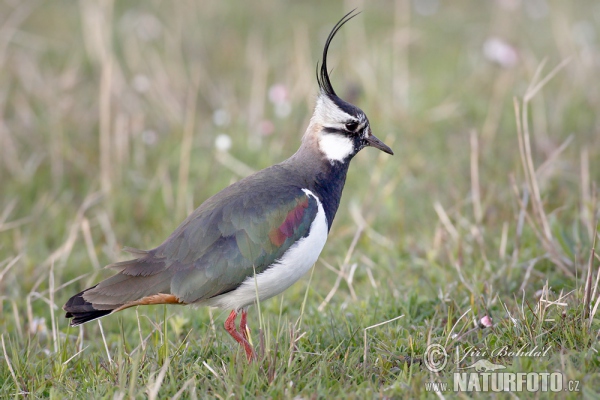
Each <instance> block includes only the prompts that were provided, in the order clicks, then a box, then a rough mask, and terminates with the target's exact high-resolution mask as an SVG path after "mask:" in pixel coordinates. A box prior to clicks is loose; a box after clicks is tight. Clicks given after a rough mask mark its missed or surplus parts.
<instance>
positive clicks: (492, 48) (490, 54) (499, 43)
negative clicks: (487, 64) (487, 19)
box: [483, 36, 519, 68]
mask: <svg viewBox="0 0 600 400" xmlns="http://www.w3.org/2000/svg"><path fill="white" fill-rule="evenodd" d="M483 55H484V56H485V58H486V59H488V60H489V61H491V62H494V63H496V64H499V65H500V66H502V67H504V68H512V67H514V66H515V65H517V63H518V62H519V53H518V52H517V50H516V49H515V48H514V47H513V46H511V45H510V44H508V43H507V42H506V41H505V40H504V39H500V38H499V37H495V36H492V37H490V38H488V39H487V40H486V41H485V43H484V44H483Z"/></svg>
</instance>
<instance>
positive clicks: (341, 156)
mask: <svg viewBox="0 0 600 400" xmlns="http://www.w3.org/2000/svg"><path fill="white" fill-rule="evenodd" d="M319 149H320V150H321V151H322V152H323V154H325V157H327V159H328V160H329V161H331V162H333V161H340V162H343V161H344V160H345V159H346V158H347V157H349V156H350V155H351V154H353V153H354V143H352V141H351V140H350V139H348V138H347V137H344V136H342V135H340V134H337V133H322V134H321V136H320V137H319Z"/></svg>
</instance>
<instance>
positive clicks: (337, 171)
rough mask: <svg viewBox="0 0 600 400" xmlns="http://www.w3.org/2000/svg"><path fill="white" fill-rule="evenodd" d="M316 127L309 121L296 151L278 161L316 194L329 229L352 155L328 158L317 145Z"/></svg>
mask: <svg viewBox="0 0 600 400" xmlns="http://www.w3.org/2000/svg"><path fill="white" fill-rule="evenodd" d="M319 129H320V127H319V126H315V125H313V124H311V125H310V126H309V127H308V129H307V132H306V134H305V135H304V137H303V139H302V144H301V145H300V148H299V149H298V151H297V152H296V153H295V154H294V155H292V156H291V157H290V158H289V159H287V160H286V161H285V162H283V163H282V164H283V165H287V166H288V168H289V169H290V170H291V171H296V172H295V173H296V174H298V172H299V171H301V172H300V176H301V178H300V179H301V180H302V181H303V183H302V184H303V185H305V187H306V188H307V189H309V190H310V191H312V192H313V193H315V195H317V196H318V197H319V200H320V201H321V204H323V208H324V209H325V216H326V217H327V224H328V228H329V229H331V224H332V223H333V218H334V217H335V213H336V212H337V209H338V207H339V205H340V199H341V198H342V191H343V190H344V184H345V183H346V173H347V172H348V167H349V165H350V160H351V159H352V157H353V155H351V156H349V157H347V158H346V159H345V160H343V161H341V162H340V161H330V160H328V159H327V158H326V157H325V155H324V154H323V153H322V152H321V151H320V150H319V147H318V141H317V136H318V135H317V131H318V130H319Z"/></svg>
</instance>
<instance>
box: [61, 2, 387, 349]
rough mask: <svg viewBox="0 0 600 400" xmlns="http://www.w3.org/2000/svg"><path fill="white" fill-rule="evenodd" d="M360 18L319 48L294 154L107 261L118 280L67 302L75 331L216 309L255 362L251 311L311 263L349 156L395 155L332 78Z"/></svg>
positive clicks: (341, 185)
mask: <svg viewBox="0 0 600 400" xmlns="http://www.w3.org/2000/svg"><path fill="white" fill-rule="evenodd" d="M356 15H357V14H353V11H351V12H350V13H348V14H346V15H345V16H344V17H343V18H342V19H341V20H340V21H339V22H338V23H337V24H336V25H335V26H334V27H333V29H332V31H331V33H330V34H329V37H328V38H327V41H326V42H325V47H324V49H323V63H322V65H321V67H320V68H319V67H318V66H317V82H318V84H319V88H320V93H319V95H318V98H317V104H316V107H315V110H314V114H313V116H312V118H311V120H310V123H309V125H308V128H307V129H306V132H305V134H304V136H303V137H302V143H301V145H300V148H299V149H298V151H297V152H296V153H295V154H294V155H292V156H291V157H290V158H288V159H287V160H285V161H283V162H282V163H280V164H277V165H274V166H272V167H269V168H266V169H264V170H262V171H259V172H257V173H255V174H253V175H250V176H248V177H246V178H244V179H242V180H240V181H238V182H236V183H234V184H233V185H231V186H229V187H226V188H225V189H223V190H222V191H220V192H219V193H217V194H216V195H214V196H212V197H211V198H209V199H208V200H206V201H205V202H204V203H202V205H200V207H198V208H197V209H196V210H195V211H194V212H192V213H191V214H190V215H189V216H188V217H187V219H186V220H185V221H183V223H182V224H181V225H179V227H178V228H177V229H176V230H175V231H174V232H173V233H172V234H171V235H170V236H169V237H168V238H167V240H165V241H164V242H163V243H162V244H161V245H160V246H158V247H156V248H154V249H152V250H137V249H131V248H127V249H126V251H128V252H130V253H132V254H133V255H134V256H135V257H136V258H135V259H133V260H129V261H122V262H118V263H115V264H111V265H109V266H108V267H110V268H113V269H115V270H117V271H118V273H117V274H116V275H113V276H112V277H110V278H108V279H106V280H104V281H102V282H100V283H98V284H97V285H95V286H92V287H91V288H88V289H86V290H84V291H83V292H81V293H77V294H76V295H75V296H73V297H71V298H70V299H69V301H67V303H66V304H65V306H64V307H63V309H64V310H65V311H66V312H67V313H66V317H67V318H72V319H71V325H72V326H76V325H80V324H83V323H85V322H88V321H91V320H94V319H96V318H100V317H103V316H105V315H108V314H113V313H115V312H118V311H121V310H124V309H126V308H129V307H134V306H139V305H148V304H196V305H202V306H211V307H219V308H224V309H228V310H232V311H231V314H229V317H228V318H227V320H226V321H225V329H226V330H227V332H228V333H229V334H230V335H231V336H232V337H233V338H234V339H235V340H236V341H237V342H238V343H240V344H241V345H242V346H243V347H244V350H245V352H246V356H247V357H248V360H252V359H253V358H254V350H253V349H252V346H251V345H250V343H249V341H248V337H247V328H246V320H247V314H246V312H247V308H248V307H249V306H250V305H252V304H253V303H255V302H256V300H257V298H258V299H259V300H260V301H262V300H265V299H268V298H270V297H273V296H275V295H277V294H279V293H281V292H283V291H284V290H285V289H287V288H288V287H290V286H291V285H292V284H293V283H294V282H296V281H297V280H298V279H300V277H302V276H303V275H304V274H305V273H306V272H307V271H308V270H309V269H310V268H311V267H312V266H313V265H314V264H315V262H316V261H317V258H318V257H319V254H321V250H323V246H325V241H326V240H327V235H328V233H329V230H330V229H331V224H332V222H333V218H334V217H335V213H336V212H337V209H338V206H339V204H340V198H341V197H342V190H343V189H344V182H345V181H346V173H347V172H348V166H349V164H350V161H351V160H352V158H353V157H354V156H355V155H356V154H357V153H358V152H359V151H360V150H361V149H362V148H364V147H366V146H372V147H375V148H377V149H379V150H381V151H384V152H386V153H389V154H393V152H392V150H391V149H390V148H389V147H388V146H387V145H385V144H384V143H383V142H382V141H381V140H379V139H377V138H376V137H375V136H374V135H373V134H372V133H371V127H370V125H369V120H368V119H367V116H366V115H365V113H364V112H363V111H362V110H360V109H359V108H358V107H355V106H353V105H352V104H349V103H347V102H345V101H344V100H342V99H340V98H339V97H338V96H337V94H336V93H335V91H334V90H333V87H332V86H331V82H330V80H329V75H328V72H327V51H328V49H329V45H330V43H331V40H332V39H333V37H334V36H335V34H336V33H337V31H338V30H339V29H340V28H341V27H342V25H344V24H345V23H346V22H348V20H350V19H351V18H353V17H354V16H356ZM257 292H258V293H257ZM240 312H241V314H242V315H241V321H240V327H239V330H237V329H236V326H235V322H236V318H237V315H238V313H240Z"/></svg>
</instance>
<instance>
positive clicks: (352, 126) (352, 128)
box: [346, 121, 358, 132]
mask: <svg viewBox="0 0 600 400" xmlns="http://www.w3.org/2000/svg"><path fill="white" fill-rule="evenodd" d="M356 128H358V122H356V121H350V122H347V123H346V129H347V130H349V131H350V132H354V131H355V130H356Z"/></svg>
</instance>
